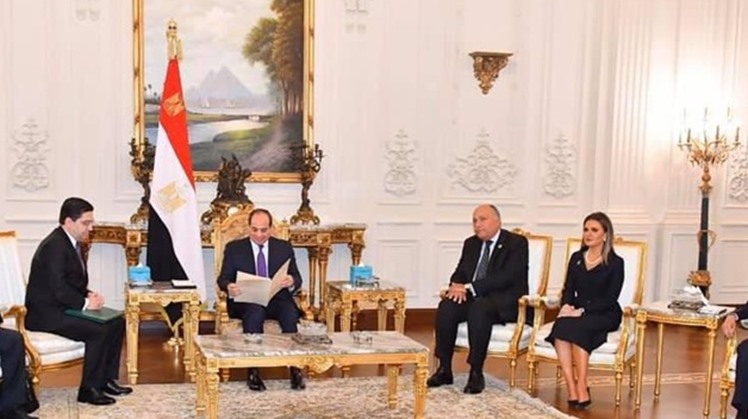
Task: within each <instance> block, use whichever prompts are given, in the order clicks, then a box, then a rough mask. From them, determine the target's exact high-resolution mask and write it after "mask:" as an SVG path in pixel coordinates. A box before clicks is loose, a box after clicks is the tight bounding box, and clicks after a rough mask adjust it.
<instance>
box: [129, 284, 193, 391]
mask: <svg viewBox="0 0 748 419" xmlns="http://www.w3.org/2000/svg"><path fill="white" fill-rule="evenodd" d="M144 303H155V304H159V305H161V306H166V305H167V304H169V303H182V316H183V319H184V369H185V371H187V372H188V373H189V375H190V379H191V380H192V381H194V380H195V364H194V360H195V355H194V353H195V348H194V345H193V340H194V336H195V335H196V334H197V327H198V325H199V315H200V295H199V294H198V293H197V290H196V289H183V288H182V289H177V288H173V287H172V286H171V283H169V282H158V281H157V282H154V283H153V285H151V286H149V287H130V286H129V285H128V284H125V322H126V330H127V377H128V378H129V381H130V384H137V383H138V375H139V373H138V332H139V331H140V305H141V304H144Z"/></svg>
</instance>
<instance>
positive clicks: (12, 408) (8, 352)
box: [0, 315, 35, 419]
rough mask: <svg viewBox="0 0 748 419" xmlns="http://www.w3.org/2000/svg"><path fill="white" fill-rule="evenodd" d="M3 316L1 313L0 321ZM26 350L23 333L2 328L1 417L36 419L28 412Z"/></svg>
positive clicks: (0, 364) (0, 351)
mask: <svg viewBox="0 0 748 419" xmlns="http://www.w3.org/2000/svg"><path fill="white" fill-rule="evenodd" d="M2 322H3V317H2V315H0V323H2ZM25 361H26V350H25V348H24V346H23V338H22V337H21V334H20V333H18V332H16V331H15V330H10V329H3V328H0V367H1V368H2V370H3V374H2V382H1V383H0V418H3V419H35V418H34V417H33V416H29V415H28V413H27V412H26V407H25V405H26V403H27V402H28V400H27V397H26V380H27V376H26V362H25Z"/></svg>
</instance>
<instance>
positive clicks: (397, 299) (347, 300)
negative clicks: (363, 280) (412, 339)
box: [325, 281, 405, 333]
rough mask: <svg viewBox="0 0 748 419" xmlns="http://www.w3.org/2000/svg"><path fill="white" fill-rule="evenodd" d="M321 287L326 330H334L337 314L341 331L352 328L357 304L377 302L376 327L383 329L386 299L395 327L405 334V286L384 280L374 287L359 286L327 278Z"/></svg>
mask: <svg viewBox="0 0 748 419" xmlns="http://www.w3.org/2000/svg"><path fill="white" fill-rule="evenodd" d="M325 287H326V292H325V314H326V318H327V330H328V331H329V332H330V333H332V332H334V331H335V316H336V315H338V314H339V315H340V331H341V332H350V331H351V330H355V329H356V326H357V317H358V313H359V312H360V311H361V307H360V304H361V303H363V304H376V305H377V330H385V329H386V328H387V306H388V303H389V302H392V306H393V310H394V312H395V330H396V331H398V332H400V333H405V288H403V287H401V286H398V285H395V284H393V283H391V282H386V281H379V285H378V286H359V287H354V286H352V285H351V284H350V283H349V282H348V281H327V283H326V284H325Z"/></svg>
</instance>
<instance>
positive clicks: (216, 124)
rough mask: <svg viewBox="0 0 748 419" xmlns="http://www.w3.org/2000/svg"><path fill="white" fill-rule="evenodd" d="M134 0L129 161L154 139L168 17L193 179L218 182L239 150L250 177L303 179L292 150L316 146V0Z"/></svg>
mask: <svg viewBox="0 0 748 419" xmlns="http://www.w3.org/2000/svg"><path fill="white" fill-rule="evenodd" d="M132 1H133V63H134V64H133V92H134V97H135V118H134V139H133V146H132V150H133V151H132V152H133V162H134V163H133V165H135V161H136V160H137V161H140V162H142V161H144V159H145V157H146V156H145V155H144V153H146V150H148V148H149V147H148V145H149V144H150V145H153V144H155V143H156V141H157V138H156V133H157V132H158V115H159V107H160V103H161V93H162V88H163V82H164V78H165V75H166V67H167V62H168V59H167V43H166V30H167V26H168V24H169V21H170V20H172V19H173V20H174V21H175V22H176V24H177V33H178V36H179V38H180V40H181V45H182V51H183V59H182V60H181V61H180V72H181V80H182V91H183V94H184V96H185V97H184V101H185V103H186V104H187V125H188V127H187V131H188V135H189V142H190V150H191V155H192V165H193V170H194V173H195V177H196V180H198V181H214V180H216V174H217V170H218V169H219V167H220V165H221V162H222V159H227V160H229V159H231V158H232V156H236V157H237V159H238V160H239V163H240V164H241V165H242V167H244V168H245V169H249V170H251V171H252V177H251V178H250V180H251V181H253V182H287V183H293V182H300V181H301V176H300V174H299V170H298V167H299V166H298V165H299V161H298V160H299V158H298V156H300V155H301V154H302V153H301V150H303V149H304V147H308V148H309V149H311V147H312V145H313V132H312V128H313V115H312V109H313V107H312V103H313V100H314V96H313V91H314V90H313V74H312V72H313V68H314V57H313V54H314V38H313V36H314V0H197V1H184V0H132ZM138 158H140V160H138Z"/></svg>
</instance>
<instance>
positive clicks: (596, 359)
mask: <svg viewBox="0 0 748 419" xmlns="http://www.w3.org/2000/svg"><path fill="white" fill-rule="evenodd" d="M552 328H553V322H550V323H546V324H544V325H543V326H542V327H541V328H540V330H539V331H538V337H537V339H536V340H535V348H534V349H535V354H537V355H539V356H543V357H546V358H552V359H556V349H555V348H554V347H553V345H551V344H550V343H549V342H548V341H546V340H545V338H546V337H548V335H549V334H550V333H551V329H552ZM620 342H621V329H620V328H619V329H618V330H616V331H614V332H610V333H608V338H607V340H606V342H605V343H603V344H602V345H601V346H600V347H599V348H597V349H595V350H594V351H592V353H591V354H590V363H591V364H613V363H614V362H615V358H616V351H617V350H618V346H619V345H620ZM635 354H636V339H634V335H633V334H631V333H630V334H629V340H628V343H627V345H626V353H625V357H624V359H625V360H626V361H628V360H629V359H631V358H632V357H633V356H634V355H635Z"/></svg>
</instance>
